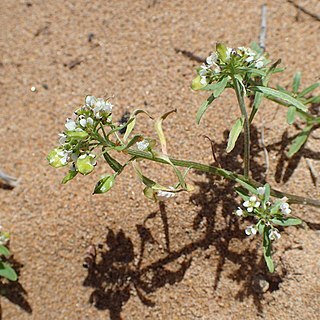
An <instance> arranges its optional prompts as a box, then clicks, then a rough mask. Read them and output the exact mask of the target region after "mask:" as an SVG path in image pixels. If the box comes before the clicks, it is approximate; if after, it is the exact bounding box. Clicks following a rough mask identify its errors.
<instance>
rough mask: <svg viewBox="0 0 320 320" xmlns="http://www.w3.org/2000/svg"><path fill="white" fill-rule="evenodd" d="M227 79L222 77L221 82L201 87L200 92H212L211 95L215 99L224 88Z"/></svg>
mask: <svg viewBox="0 0 320 320" xmlns="http://www.w3.org/2000/svg"><path fill="white" fill-rule="evenodd" d="M228 80H229V78H228V77H224V78H223V79H222V80H221V81H219V82H216V83H211V84H208V85H206V86H205V87H203V88H202V89H201V90H205V91H213V95H214V97H215V98H218V97H219V96H220V94H221V93H222V92H223V90H224V89H225V88H226V85H227V83H228Z"/></svg>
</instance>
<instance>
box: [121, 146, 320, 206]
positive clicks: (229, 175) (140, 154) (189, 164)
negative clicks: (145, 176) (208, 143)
mask: <svg viewBox="0 0 320 320" xmlns="http://www.w3.org/2000/svg"><path fill="white" fill-rule="evenodd" d="M127 153H128V154H130V155H131V156H133V157H136V158H142V159H146V160H151V161H154V162H159V163H164V164H168V162H166V161H165V160H164V159H161V158H157V157H154V156H153V155H152V154H151V153H150V152H145V151H139V150H135V149H128V150H127ZM169 159H170V161H171V162H172V163H173V164H174V165H175V166H178V167H185V168H190V169H195V170H199V171H201V172H206V173H210V174H214V175H216V176H220V177H223V178H226V179H228V180H231V181H234V182H238V183H240V184H243V183H248V184H250V185H252V186H253V187H255V188H257V187H261V186H262V184H261V183H259V182H257V181H255V180H253V179H247V178H246V177H245V176H243V175H241V174H236V173H233V172H230V171H228V170H225V169H221V168H217V167H214V166H208V165H205V164H201V163H198V162H193V161H186V160H178V159H174V158H170V157H169ZM271 195H272V196H274V197H277V198H281V197H287V198H288V199H289V201H290V202H291V203H299V204H305V205H310V206H314V207H319V208H320V201H319V200H315V199H309V198H306V197H301V196H296V195H293V194H290V193H286V192H281V191H278V190H275V189H271Z"/></svg>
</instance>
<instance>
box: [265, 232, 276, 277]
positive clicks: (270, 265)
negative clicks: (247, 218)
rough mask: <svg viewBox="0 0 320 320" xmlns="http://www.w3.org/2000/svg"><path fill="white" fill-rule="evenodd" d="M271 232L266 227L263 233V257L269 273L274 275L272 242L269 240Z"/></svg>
mask: <svg viewBox="0 0 320 320" xmlns="http://www.w3.org/2000/svg"><path fill="white" fill-rule="evenodd" d="M269 230H270V228H266V227H265V228H264V232H263V256H264V260H265V261H266V264H267V267H268V269H269V271H270V272H271V273H272V272H274V263H273V260H272V253H271V240H270V239H269Z"/></svg>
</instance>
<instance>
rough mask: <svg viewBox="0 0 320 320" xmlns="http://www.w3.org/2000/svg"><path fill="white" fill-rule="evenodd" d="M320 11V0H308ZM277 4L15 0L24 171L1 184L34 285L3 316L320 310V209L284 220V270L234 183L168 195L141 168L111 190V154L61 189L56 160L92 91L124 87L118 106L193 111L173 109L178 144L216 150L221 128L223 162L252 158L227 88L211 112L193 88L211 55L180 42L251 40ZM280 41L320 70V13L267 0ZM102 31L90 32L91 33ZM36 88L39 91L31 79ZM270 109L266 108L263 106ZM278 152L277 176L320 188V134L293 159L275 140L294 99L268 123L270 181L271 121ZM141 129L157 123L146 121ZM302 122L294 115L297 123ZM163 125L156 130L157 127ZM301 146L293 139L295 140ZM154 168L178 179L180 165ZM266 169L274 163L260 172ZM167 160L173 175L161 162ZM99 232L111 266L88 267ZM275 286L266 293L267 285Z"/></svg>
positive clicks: (8, 300)
mask: <svg viewBox="0 0 320 320" xmlns="http://www.w3.org/2000/svg"><path fill="white" fill-rule="evenodd" d="M298 2H299V4H300V5H301V6H303V7H304V8H306V9H308V10H310V11H311V12H313V13H317V14H319V13H320V3H319V2H318V1H317V0H305V1H302V0H301V1H298ZM262 3H263V1H260V0H258V1H253V0H245V1H239V0H238V1H237V0H232V1H222V0H215V1H213V0H211V1H210V0H203V1H187V0H175V1H168V0H163V1H161V0H158V1H156V0H140V1H138V0H137V1H128V0H126V1H125V0H116V1H90V2H89V1H82V0H81V1H80V0H77V1H35V0H21V1H17V0H8V1H5V2H3V3H2V4H1V12H0V15H1V19H0V24H1V25H0V29H1V32H0V42H1V46H0V52H1V54H0V72H1V78H0V88H1V95H0V137H1V140H0V150H1V153H0V164H1V165H0V166H1V168H2V170H4V171H6V172H7V173H9V174H11V175H15V176H17V177H19V179H20V184H19V186H18V187H17V188H15V189H13V190H6V189H0V207H1V210H0V221H1V224H2V225H3V226H4V227H5V228H6V229H7V230H10V231H11V234H12V235H11V251H12V252H13V253H14V259H15V261H16V263H17V264H18V265H20V267H19V268H20V278H19V283H17V284H11V285H3V288H1V292H2V294H3V296H2V297H1V308H2V317H3V319H12V320H21V319H39V320H43V319H69V320H74V319H81V320H84V319H90V320H91V319H92V320H93V319H109V318H110V319H144V318H145V319H208V320H209V319H228V320H229V319H258V318H262V319H308V320H310V319H316V318H317V317H318V316H319V313H320V298H319V295H320V280H319V279H320V277H319V275H320V262H319V258H320V249H319V240H320V238H319V237H320V234H319V226H320V216H319V214H320V210H319V209H315V208H312V207H302V206H297V205H296V206H294V207H293V208H294V212H295V213H296V214H297V215H298V216H300V217H301V218H303V219H304V220H305V221H306V223H304V224H303V226H302V227H300V228H291V229H290V230H288V231H284V232H283V233H282V238H281V241H279V242H278V243H277V244H276V246H275V249H276V254H275V261H276V264H277V271H276V273H275V274H274V275H270V274H268V273H267V271H266V268H265V266H264V263H263V261H262V259H261V243H260V241H259V240H257V239H251V238H248V237H245V236H244V232H243V230H244V228H245V226H246V223H244V224H239V222H238V221H237V220H235V219H234V218H233V217H232V216H231V212H232V211H233V210H234V208H236V207H237V205H238V204H237V201H236V199H234V194H233V193H232V191H231V187H232V186H231V185H230V184H226V183H223V182H222V181H220V180H219V179H217V178H215V177H212V176H205V175H199V174H197V173H196V172H192V173H191V175H190V179H189V182H191V183H193V184H194V185H195V186H196V188H195V191H194V192H193V193H192V194H191V195H190V194H179V195H178V197H177V198H176V199H174V200H173V201H171V202H169V203H167V204H166V206H164V207H161V208H159V206H158V205H157V204H154V203H151V202H148V201H147V200H145V198H144V197H143V194H142V186H141V185H140V184H139V183H138V182H137V180H136V179H135V178H134V176H133V172H132V170H127V172H126V173H125V174H123V175H122V176H121V178H120V179H118V181H117V184H116V186H115V188H114V189H113V190H112V191H111V192H110V193H108V194H105V195H101V196H92V195H91V193H92V190H93V187H94V184H95V181H96V180H97V179H98V177H99V176H100V175H101V174H102V173H104V172H105V171H104V170H107V168H106V166H104V165H103V164H102V163H101V164H100V166H98V167H97V169H96V172H95V173H94V174H92V175H90V176H88V177H79V178H78V179H75V181H73V182H72V183H70V184H68V185H66V186H61V185H60V181H61V179H62V177H63V176H64V170H63V169H62V170H58V171H57V170H54V169H52V168H50V167H49V166H48V165H47V163H46V160H45V157H46V154H47V153H48V151H49V150H50V149H51V148H53V147H54V146H55V144H56V141H57V133H58V132H60V131H61V130H62V129H63V123H64V121H65V118H67V117H68V116H69V115H70V114H71V113H72V111H73V110H74V109H75V108H77V107H78V106H79V105H81V104H82V103H83V99H84V97H85V95H87V94H94V95H96V96H103V95H107V96H114V97H113V98H112V102H113V103H114V105H115V107H114V114H115V117H119V118H120V117H121V115H122V114H123V113H124V112H125V111H126V110H129V111H132V110H134V109H137V108H145V109H146V110H147V111H148V112H150V113H151V114H152V115H154V116H160V115H161V114H162V113H163V112H164V111H168V110H170V109H174V108H177V109H178V113H177V114H175V115H174V116H172V117H170V119H168V120H167V121H166V124H165V130H166V133H167V136H168V141H169V153H170V154H172V155H174V156H175V157H179V158H183V159H190V160H198V161H201V162H203V163H212V155H211V151H210V146H209V144H208V141H207V140H205V139H204V138H203V134H204V133H206V134H208V135H209V136H210V137H212V138H213V139H214V141H215V142H216V144H217V146H218V147H217V149H218V153H219V159H220V161H221V162H222V163H223V164H224V166H226V167H227V168H231V169H232V168H233V169H236V168H238V169H239V168H240V166H241V159H240V158H239V154H240V153H241V150H240V149H239V150H235V151H234V152H232V154H230V155H228V156H227V155H226V154H225V152H224V150H225V145H226V140H225V134H226V130H227V129H228V128H230V125H231V124H232V123H233V122H234V120H235V119H236V118H237V116H238V113H239V111H238V108H237V107H236V100H235V97H234V96H233V95H232V94H231V95H228V94H227V92H226V93H225V94H223V96H222V97H221V98H220V99H219V100H218V101H217V103H216V105H215V108H211V109H210V110H209V111H208V113H207V114H206V116H205V119H204V120H203V121H202V124H201V126H197V125H195V114H196V111H197V108H198V107H199V105H200V103H201V102H202V101H203V99H204V97H205V94H202V93H195V92H192V91H191V89H190V82H191V80H192V78H193V77H194V75H195V71H194V70H195V67H196V66H197V65H198V63H197V62H195V61H192V60H190V59H188V58H187V57H185V56H184V55H182V54H178V53H177V52H176V51H175V48H177V49H181V50H189V51H192V52H193V53H195V54H197V55H199V56H206V55H208V53H210V51H211V50H212V49H213V48H214V45H215V43H216V42H225V43H227V44H228V45H229V46H240V45H249V44H250V42H251V41H256V40H257V39H258V35H259V29H260V6H261V5H262ZM266 3H267V8H268V27H267V50H268V52H269V53H270V56H271V58H273V59H274V60H275V59H277V58H279V57H281V58H282V64H283V65H284V66H286V67H287V69H286V72H285V73H284V74H281V75H279V76H277V77H276V79H275V80H274V84H275V83H284V84H289V83H290V81H291V78H292V76H293V74H294V72H295V71H296V70H300V71H302V73H303V85H309V84H311V83H313V82H315V81H317V80H318V79H319V55H320V47H319V45H318V43H319V40H320V36H319V35H320V32H319V31H320V29H319V26H320V25H319V22H318V21H316V20H315V19H314V18H312V17H310V16H309V15H307V14H305V13H303V12H298V11H297V9H296V8H294V6H292V5H291V4H290V3H288V2H286V1H284V0H275V1H271V0H270V1H266ZM90 34H92V35H91V36H90V38H91V41H88V36H89V35H90ZM33 86H34V87H35V88H36V91H35V92H32V91H31V90H30V88H31V87H33ZM262 114H263V117H262ZM263 119H264V126H265V136H266V138H265V143H266V144H267V145H268V146H269V147H268V150H269V155H270V159H271V164H270V169H269V173H268V176H267V180H268V181H269V182H270V183H272V184H273V186H275V187H277V188H279V189H282V190H285V191H288V192H292V193H296V194H300V195H307V196H309V197H313V198H318V199H319V197H320V191H319V187H318V188H316V187H315V186H313V184H312V180H311V177H310V174H309V171H308V169H307V165H306V161H305V158H309V159H310V161H312V163H313V166H314V168H315V169H316V170H317V172H319V171H320V163H319V158H320V155H319V150H320V140H317V139H314V138H311V140H310V141H309V142H308V144H307V146H306V147H305V149H304V150H303V152H302V154H301V156H299V157H296V158H295V159H294V161H292V162H291V163H289V164H288V163H287V162H284V163H281V161H280V160H281V150H279V149H277V148H275V147H273V145H274V144H275V143H276V142H279V141H281V136H282V134H283V132H285V130H287V129H288V127H287V125H286V123H285V110H283V109H277V107H276V106H275V105H274V104H272V103H267V102H265V103H264V105H263V111H262V112H261V113H260V114H259V115H258V116H257V118H256V121H255V123H254V130H253V136H255V145H254V148H255V153H254V157H253V160H252V165H253V173H254V175H255V177H256V178H257V179H260V180H262V179H263V176H261V172H263V171H264V156H263V152H262V150H261V147H259V142H258V141H259V134H260V132H261V125H262V120H263ZM138 127H139V128H138V129H137V130H140V131H141V132H145V133H147V132H149V133H151V132H152V130H153V129H152V123H151V122H150V121H149V120H146V118H145V117H143V116H142V117H141V118H140V122H139V126H138ZM294 133H295V131H294V129H293V128H289V129H288V134H289V135H293V134H294ZM151 134H153V133H151ZM284 143H285V140H284ZM148 170H149V172H150V175H151V176H153V177H154V178H157V179H159V180H160V181H163V182H168V181H170V180H169V179H170V177H172V175H171V172H170V169H169V168H168V169H167V171H166V170H163V169H161V170H159V167H157V166H151V167H150V168H149V169H148ZM259 172H260V174H259ZM160 173H161V174H160ZM90 244H95V245H96V246H97V248H98V249H97V250H98V257H99V258H98V265H97V267H96V273H97V277H96V278H95V279H93V277H92V275H90V274H88V272H87V270H86V269H84V268H83V267H82V262H83V257H84V255H85V252H86V250H87V248H88V246H89V245H90ZM263 281H267V282H268V283H269V289H268V290H267V291H266V292H265V293H263V292H261V291H259V288H260V287H259V286H258V285H257V283H259V282H260V283H265V282H263ZM317 315H318V316H317Z"/></svg>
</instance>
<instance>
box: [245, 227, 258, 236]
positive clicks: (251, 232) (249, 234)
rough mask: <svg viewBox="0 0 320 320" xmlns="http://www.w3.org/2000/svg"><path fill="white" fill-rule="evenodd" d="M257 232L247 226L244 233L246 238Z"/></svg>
mask: <svg viewBox="0 0 320 320" xmlns="http://www.w3.org/2000/svg"><path fill="white" fill-rule="evenodd" d="M257 231H258V230H257V229H256V228H255V227H254V226H249V227H247V228H246V230H245V231H244V232H245V234H246V235H247V236H251V235H252V234H253V235H255V234H256V233H257Z"/></svg>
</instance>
